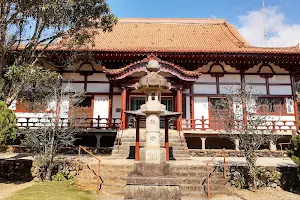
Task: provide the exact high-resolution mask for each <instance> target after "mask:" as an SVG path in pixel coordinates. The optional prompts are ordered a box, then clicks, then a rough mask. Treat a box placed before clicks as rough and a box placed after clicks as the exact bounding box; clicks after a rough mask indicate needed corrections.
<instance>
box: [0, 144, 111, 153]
mask: <svg viewBox="0 0 300 200" xmlns="http://www.w3.org/2000/svg"><path fill="white" fill-rule="evenodd" d="M86 149H87V150H89V151H92V152H93V153H94V154H101V155H111V154H112V150H113V147H101V148H100V149H97V148H96V147H86ZM0 152H3V153H25V152H26V147H24V146H20V145H7V146H2V147H0ZM59 153H62V154H78V147H76V146H74V147H66V148H61V149H60V150H59Z"/></svg>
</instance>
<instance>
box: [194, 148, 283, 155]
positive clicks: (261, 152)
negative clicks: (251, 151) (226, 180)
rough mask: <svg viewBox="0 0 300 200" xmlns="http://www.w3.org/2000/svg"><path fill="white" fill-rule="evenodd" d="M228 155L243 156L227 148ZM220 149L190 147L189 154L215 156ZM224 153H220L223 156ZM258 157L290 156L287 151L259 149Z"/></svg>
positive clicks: (239, 152)
mask: <svg viewBox="0 0 300 200" xmlns="http://www.w3.org/2000/svg"><path fill="white" fill-rule="evenodd" d="M225 151H226V157H243V154H242V152H241V151H236V150H228V149H226V150H225ZM218 152H220V149H211V150H205V151H203V150H201V149H189V154H190V155H191V156H193V157H214V156H215V155H216V154H217V153H218ZM221 156H223V155H219V157H221ZM257 156H258V157H288V155H287V152H286V151H271V150H259V151H257Z"/></svg>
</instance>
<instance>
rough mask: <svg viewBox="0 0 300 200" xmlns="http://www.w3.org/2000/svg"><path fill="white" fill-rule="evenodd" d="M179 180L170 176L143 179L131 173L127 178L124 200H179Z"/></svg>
mask: <svg viewBox="0 0 300 200" xmlns="http://www.w3.org/2000/svg"><path fill="white" fill-rule="evenodd" d="M179 185H180V178H177V177H172V176H162V177H143V176H141V175H138V174H135V173H134V172H131V173H130V174H129V175H128V177H127V185H126V187H125V196H124V199H135V200H144V199H146V200H161V199H165V200H167V199H170V200H180V199H181V190H180V186H179Z"/></svg>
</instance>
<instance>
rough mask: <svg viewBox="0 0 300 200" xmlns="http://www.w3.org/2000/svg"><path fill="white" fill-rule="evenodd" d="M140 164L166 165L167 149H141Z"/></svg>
mask: <svg viewBox="0 0 300 200" xmlns="http://www.w3.org/2000/svg"><path fill="white" fill-rule="evenodd" d="M140 162H142V163H149V164H150V163H155V164H159V163H164V162H166V149H165V148H155V149H148V148H141V149H140Z"/></svg>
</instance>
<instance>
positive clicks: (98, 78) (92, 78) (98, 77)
mask: <svg viewBox="0 0 300 200" xmlns="http://www.w3.org/2000/svg"><path fill="white" fill-rule="evenodd" d="M87 80H88V81H108V79H107V78H106V76H105V74H104V73H95V74H93V75H91V76H88V77H87Z"/></svg>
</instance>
